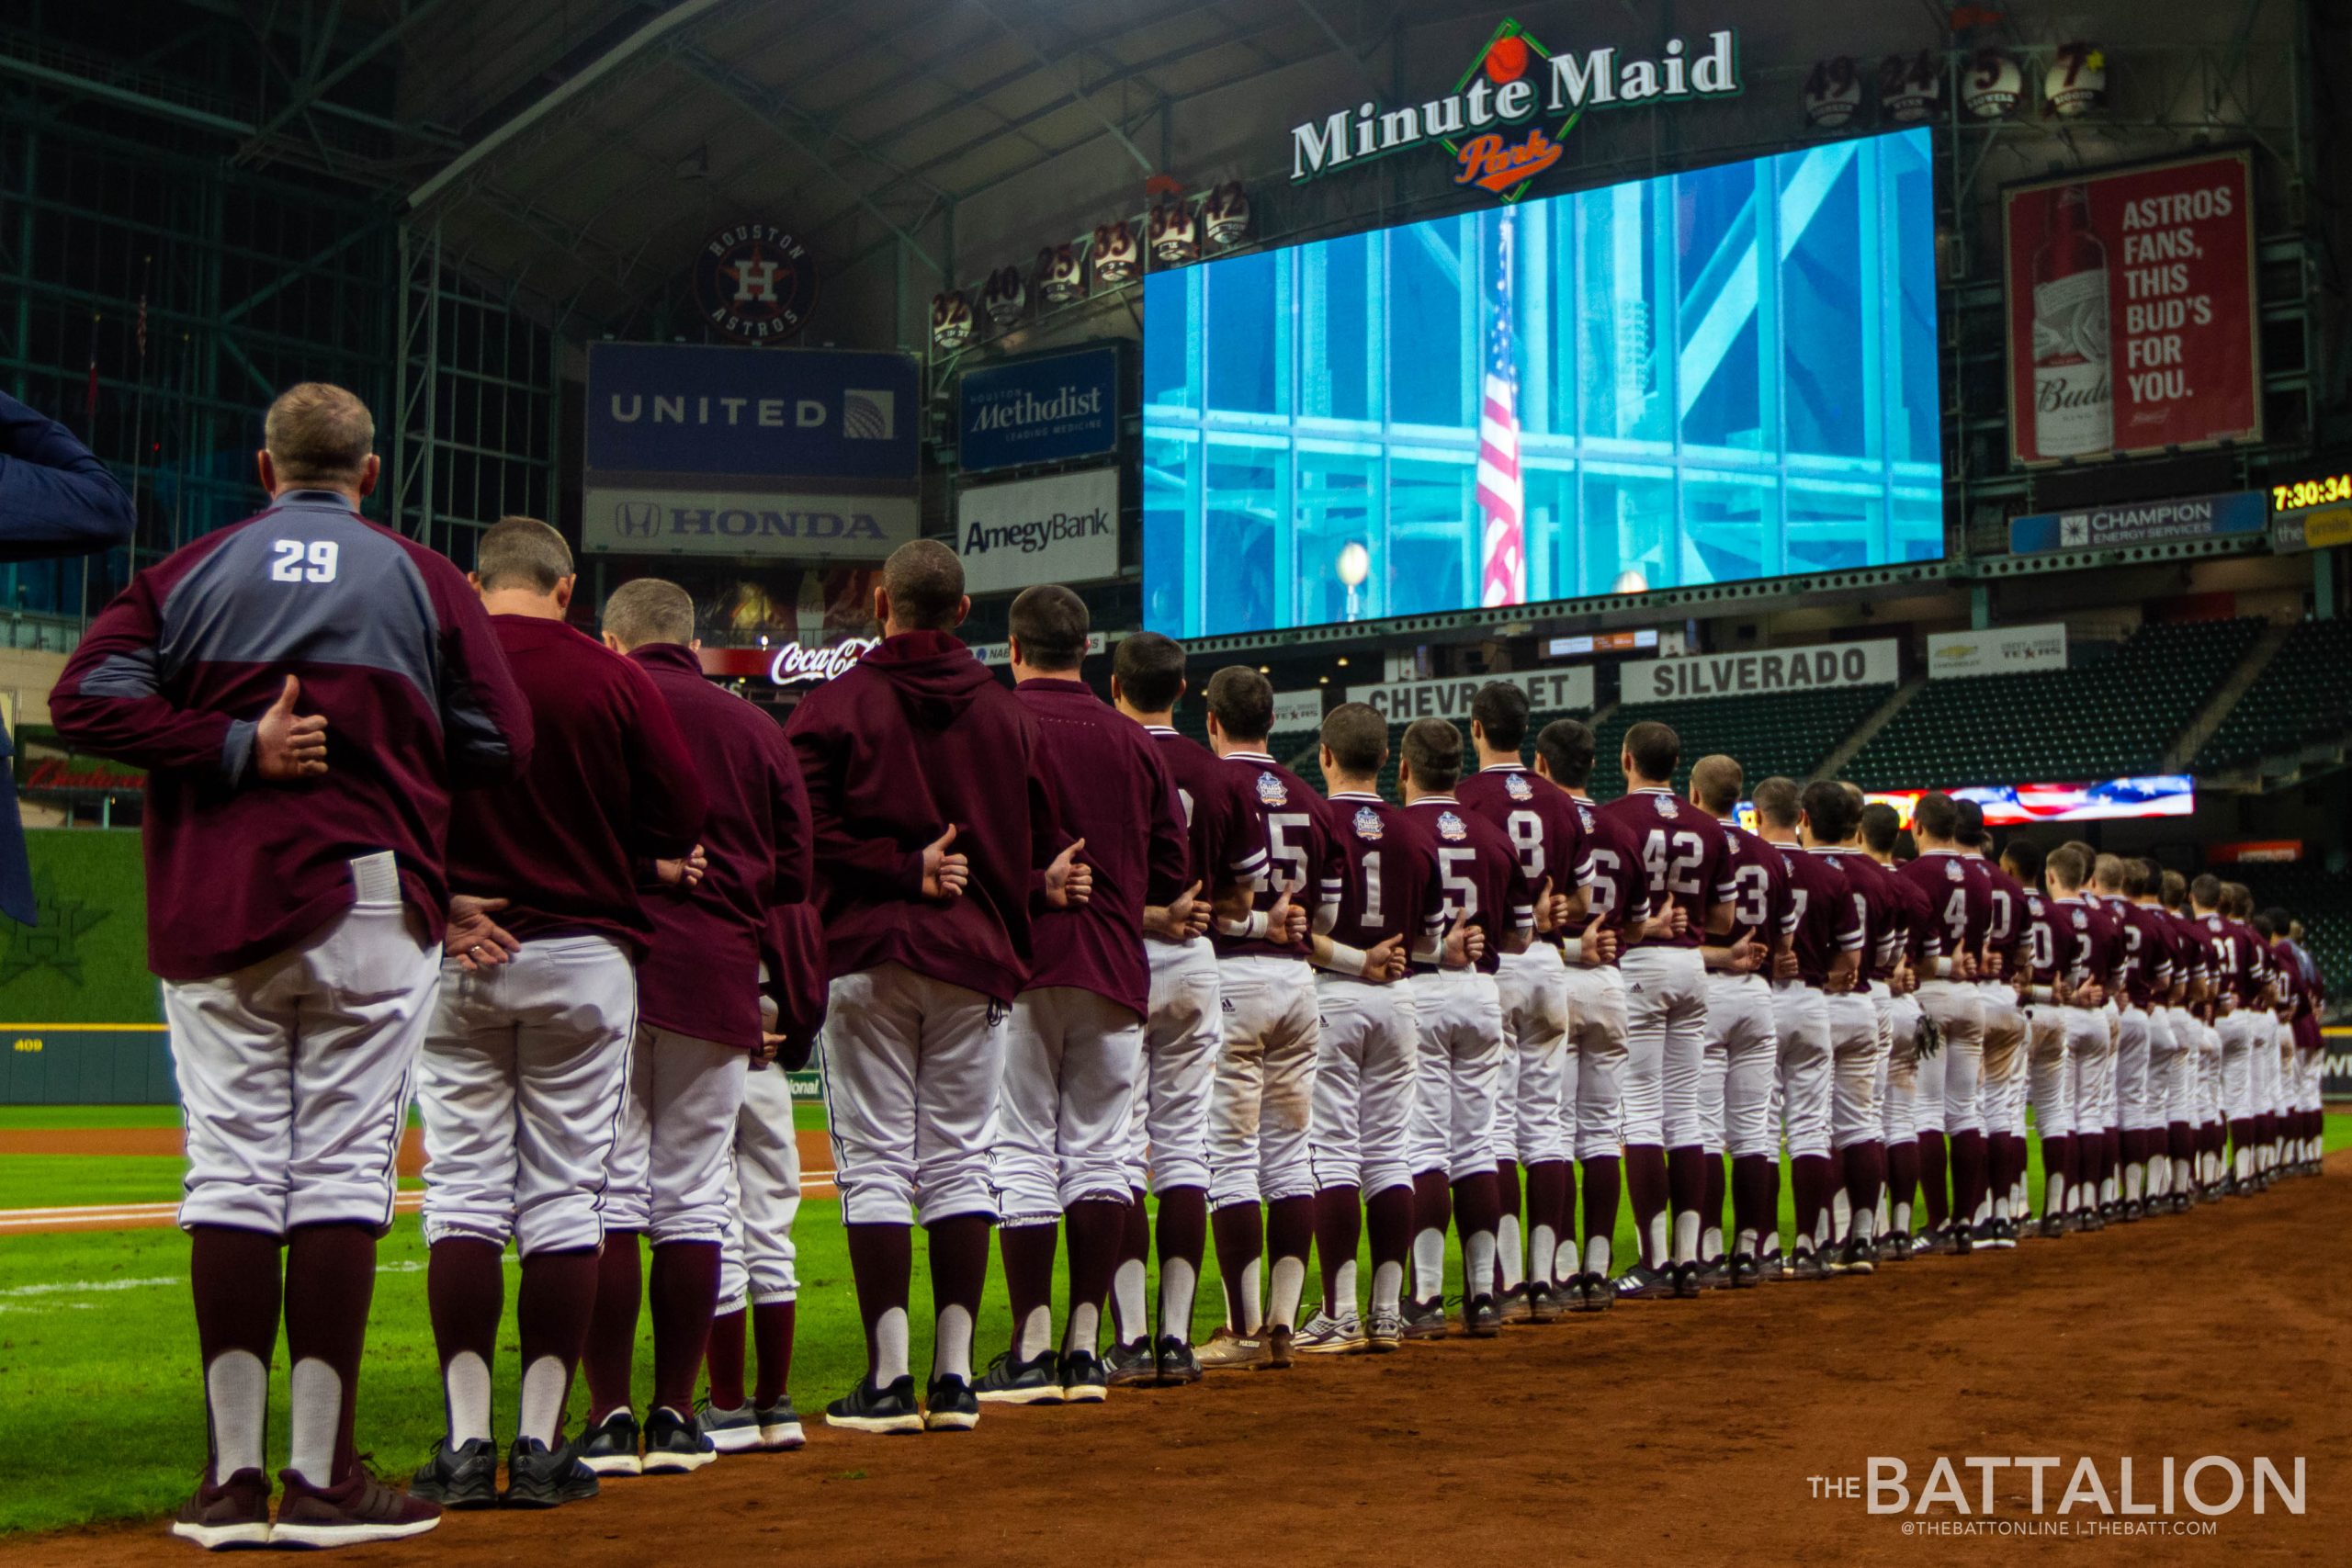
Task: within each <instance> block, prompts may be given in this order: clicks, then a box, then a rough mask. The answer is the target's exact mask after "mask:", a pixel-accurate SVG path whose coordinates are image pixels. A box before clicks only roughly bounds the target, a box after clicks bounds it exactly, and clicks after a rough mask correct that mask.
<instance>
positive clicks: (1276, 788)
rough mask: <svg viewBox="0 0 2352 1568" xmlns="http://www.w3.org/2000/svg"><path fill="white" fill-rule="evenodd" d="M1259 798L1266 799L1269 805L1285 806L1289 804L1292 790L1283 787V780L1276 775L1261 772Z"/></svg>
mask: <svg viewBox="0 0 2352 1568" xmlns="http://www.w3.org/2000/svg"><path fill="white" fill-rule="evenodd" d="M1258 798H1259V799H1260V800H1262V801H1264V802H1265V803H1266V804H1267V805H1268V806H1283V805H1287V804H1288V803H1289V801H1290V791H1288V790H1286V789H1284V788H1283V781H1282V780H1280V779H1278V778H1276V777H1274V775H1273V774H1272V773H1260V774H1259V775H1258Z"/></svg>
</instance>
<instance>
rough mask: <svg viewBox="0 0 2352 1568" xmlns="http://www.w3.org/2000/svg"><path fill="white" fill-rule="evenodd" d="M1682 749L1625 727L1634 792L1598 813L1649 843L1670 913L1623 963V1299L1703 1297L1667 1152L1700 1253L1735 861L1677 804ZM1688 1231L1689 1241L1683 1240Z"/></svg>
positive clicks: (1653, 904)
mask: <svg viewBox="0 0 2352 1568" xmlns="http://www.w3.org/2000/svg"><path fill="white" fill-rule="evenodd" d="M1681 756H1682V742H1681V740H1680V739H1679V738H1678V737H1677V736H1676V735H1675V733H1674V731H1673V730H1672V729H1670V728H1668V727H1667V726H1665V725H1663V724H1659V723H1657V722H1656V721H1654V720H1644V721H1643V722H1642V723H1639V724H1636V725H1634V726H1633V727H1632V728H1629V729H1627V730H1626V731H1625V744H1624V752H1623V756H1622V757H1621V758H1620V761H1621V762H1622V763H1623V767H1624V770H1625V783H1626V792H1625V794H1624V795H1623V797H1622V798H1620V799H1617V800H1613V801H1611V802H1610V803H1609V804H1608V805H1607V806H1605V807H1601V810H1600V815H1601V816H1602V817H1603V818H1607V819H1609V820H1611V821H1614V822H1615V823H1616V824H1617V825H1618V826H1619V827H1621V828H1623V829H1625V831H1626V832H1627V833H1628V834H1629V835H1630V836H1631V837H1632V838H1633V840H1634V843H1635V844H1637V845H1638V846H1640V853H1641V860H1642V866H1643V869H1644V871H1645V872H1646V873H1647V874H1648V877H1649V896H1650V908H1651V909H1652V910H1653V912H1654V913H1668V914H1670V915H1671V917H1672V919H1673V922H1674V923H1673V924H1672V926H1671V927H1669V929H1668V931H1667V932H1666V933H1665V934H1659V935H1653V934H1649V933H1648V932H1645V933H1644V935H1643V936H1642V937H1641V939H1640V940H1639V941H1637V942H1631V943H1629V944H1628V946H1627V947H1626V949H1625V953H1624V955H1623V959H1622V960H1621V961H1620V963H1621V966H1622V967H1623V970H1624V972H1625V1025H1626V1049H1627V1057H1626V1066H1625V1184H1626V1187H1627V1190H1628V1191H1629V1192H1630V1194H1631V1196H1632V1200H1633V1208H1634V1238H1635V1242H1636V1245H1637V1246H1638V1247H1639V1248H1640V1251H1641V1260H1640V1261H1639V1262H1638V1263H1637V1264H1635V1265H1634V1267H1633V1268H1632V1269H1627V1270H1626V1271H1625V1273H1624V1274H1623V1275H1621V1276H1620V1277H1619V1278H1618V1280H1617V1293H1618V1294H1619V1295H1621V1296H1629V1297H1634V1298H1648V1297H1657V1296H1668V1295H1682V1294H1686V1293H1687V1294H1690V1295H1696V1294H1697V1293H1698V1271H1697V1269H1691V1271H1690V1274H1689V1276H1688V1278H1687V1279H1677V1278H1676V1277H1675V1276H1674V1275H1673V1274H1672V1272H1671V1271H1670V1269H1669V1267H1668V1234H1667V1207H1668V1157H1669V1156H1668V1150H1669V1149H1671V1150H1672V1151H1674V1154H1673V1159H1674V1162H1675V1164H1676V1165H1677V1166H1678V1167H1679V1170H1678V1171H1677V1172H1676V1173H1675V1174H1674V1175H1673V1177H1672V1182H1673V1188H1672V1200H1673V1208H1674V1214H1675V1219H1674V1224H1675V1227H1676V1232H1677V1234H1676V1235H1675V1236H1674V1238H1673V1240H1674V1249H1673V1256H1674V1257H1677V1258H1679V1257H1682V1256H1684V1255H1685V1254H1686V1253H1687V1254H1688V1255H1689V1256H1690V1257H1691V1258H1696V1257H1697V1255H1698V1246H1699V1206H1700V1203H1701V1201H1702V1199H1704V1197H1705V1196H1706V1190H1707V1162H1708V1161H1709V1159H1710V1158H1711V1157H1713V1156H1711V1155H1710V1154H1709V1151H1708V1149H1707V1146H1706V1132H1705V1128H1704V1126H1703V1124H1702V1122H1701V1121H1700V1116H1699V1091H1700V1079H1701V1077H1702V1075H1703V1073H1704V1071H1705V1056H1706V1043H1707V1028H1706V1023H1707V1019H1706V1013H1707V974H1706V961H1705V959H1704V957H1703V956H1702V953H1701V952H1700V949H1701V948H1702V946H1703V945H1704V943H1705V942H1706V940H1707V939H1708V938H1710V937H1717V936H1722V935H1724V933H1725V932H1727V931H1729V930H1730V929H1731V903H1730V900H1731V897H1732V895H1733V893H1734V891H1735V889H1734V888H1733V886H1732V883H1731V864H1730V856H1729V854H1728V852H1726V851H1725V849H1724V835H1723V829H1722V827H1721V826H1720V825H1719V824H1718V823H1717V822H1716V821H1715V819H1714V818H1712V817H1710V816H1708V815H1707V814H1706V813H1705V812H1703V811H1702V810H1700V809H1699V808H1698V807H1695V806H1692V805H1691V804H1690V803H1689V802H1688V801H1685V800H1680V799H1678V798H1677V797H1676V795H1675V793H1674V770H1675V768H1676V766H1677V765H1678V764H1679V761H1681ZM1685 1229H1687V1230H1688V1231H1689V1233H1690V1234H1689V1235H1688V1237H1687V1238H1686V1237H1685V1236H1683V1235H1681V1234H1680V1233H1681V1232H1682V1231H1683V1230H1685Z"/></svg>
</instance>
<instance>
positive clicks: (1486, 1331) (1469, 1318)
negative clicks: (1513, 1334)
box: [1462, 1295, 1503, 1339]
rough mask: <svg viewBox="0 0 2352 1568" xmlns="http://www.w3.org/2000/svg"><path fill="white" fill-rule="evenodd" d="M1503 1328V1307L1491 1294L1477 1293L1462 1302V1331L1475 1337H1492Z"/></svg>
mask: <svg viewBox="0 0 2352 1568" xmlns="http://www.w3.org/2000/svg"><path fill="white" fill-rule="evenodd" d="M1502 1330H1503V1314H1502V1308H1500V1307H1499V1306H1498V1305H1497V1304H1496V1303H1495V1298H1494V1297H1492V1296H1489V1295H1476V1296H1472V1297H1470V1298H1469V1299H1468V1300H1466V1301H1464V1303H1462V1332H1463V1333H1464V1334H1466V1335H1468V1336H1469V1337H1471V1338H1473V1339H1492V1338H1493V1337H1495V1336H1496V1335H1498V1334H1500V1333H1501V1332H1502Z"/></svg>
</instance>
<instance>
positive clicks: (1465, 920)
mask: <svg viewBox="0 0 2352 1568" xmlns="http://www.w3.org/2000/svg"><path fill="white" fill-rule="evenodd" d="M1405 811H1406V814H1407V815H1408V816H1409V817H1410V818H1413V819H1414V821H1415V822H1417V823H1418V824H1419V826H1420V829H1421V830H1422V831H1423V832H1425V833H1427V834H1429V835H1430V838H1431V840H1434V842H1435V843H1436V846H1437V880H1438V897H1441V898H1442V899H1443V900H1444V901H1445V912H1446V921H1447V923H1448V924H1466V925H1471V926H1476V928H1477V929H1478V930H1479V931H1482V932H1484V933H1485V935H1486V939H1487V950H1486V952H1485V953H1482V954H1480V955H1479V958H1478V967H1479V968H1480V969H1483V970H1485V971H1486V972H1487V974H1489V975H1491V974H1493V973H1494V972H1495V971H1496V970H1498V969H1499V968H1501V967H1502V962H1503V939H1504V938H1505V937H1508V936H1510V935H1511V934H1512V933H1513V932H1518V931H1533V930H1534V929H1535V890H1534V889H1533V888H1532V887H1530V886H1528V884H1527V877H1526V874H1524V873H1522V872H1521V870H1520V868H1519V854H1518V852H1516V851H1515V850H1513V849H1512V848H1511V843H1510V840H1509V839H1507V838H1505V837H1504V836H1503V830H1502V829H1500V828H1498V827H1496V826H1495V825H1494V824H1493V823H1491V822H1489V821H1487V819H1486V818H1483V817H1481V816H1479V815H1477V814H1476V812H1472V811H1467V810H1464V808H1463V806H1462V803H1461V802H1460V801H1459V800H1456V799H1455V798H1454V797H1453V796H1452V795H1423V796H1421V797H1420V798H1419V800H1416V801H1414V802H1413V803H1412V804H1411V805H1409V806H1408V807H1405Z"/></svg>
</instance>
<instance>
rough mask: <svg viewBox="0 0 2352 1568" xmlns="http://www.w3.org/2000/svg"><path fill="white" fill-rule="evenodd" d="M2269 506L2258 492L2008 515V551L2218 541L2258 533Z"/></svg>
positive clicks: (2084, 548) (2193, 496) (2263, 523)
mask: <svg viewBox="0 0 2352 1568" xmlns="http://www.w3.org/2000/svg"><path fill="white" fill-rule="evenodd" d="M2268 524H2269V509H2268V507H2267V504H2266V502H2265V501H2264V499H2263V496H2262V492H2261V491H2251V490H2241V491H2230V492H2228V493H2227V494H2224V495H2192V496H2184V497H2182V498H2180V499H2178V500H2176V501H2135V502H2127V503H2125V504H2123V505H2120V506H2086V507H2081V508H2078V509H2076V510H2075V511H2072V512H2040V513H2034V514H2033V515H2031V516H2030V517H2012V518H2010V519H2009V549H2010V550H2011V552H2012V553H2014V554H2017V555H2021V556H2022V555H2030V554H2032V553H2034V552H2035V551H2037V550H2098V549H2108V548H2111V547H2116V546H2120V545H2155V544H2164V543H2167V542H2169V541H2172V540H2176V539H2218V538H2226V537H2229V536H2233V535H2238V534H2259V533H2261V532H2262V531H2263V529H2264V528H2265V527H2267V525H2268Z"/></svg>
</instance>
